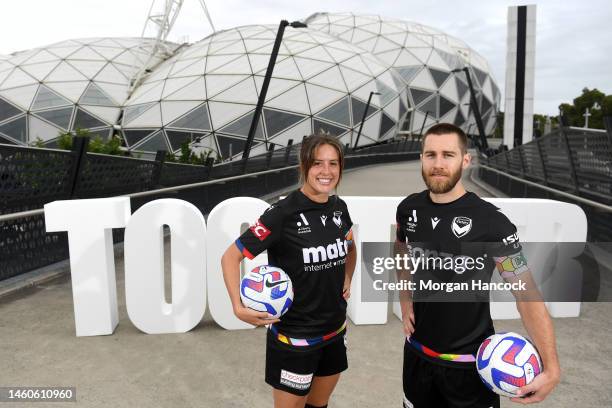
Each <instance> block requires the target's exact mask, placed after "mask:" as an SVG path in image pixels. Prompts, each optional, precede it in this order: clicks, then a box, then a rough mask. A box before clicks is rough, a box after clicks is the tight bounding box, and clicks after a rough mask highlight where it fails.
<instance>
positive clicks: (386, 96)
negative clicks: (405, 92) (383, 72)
mask: <svg viewBox="0 0 612 408" xmlns="http://www.w3.org/2000/svg"><path fill="white" fill-rule="evenodd" d="M376 88H377V89H378V92H380V104H381V106H385V105H387V104H388V103H389V102H391V101H392V100H393V98H395V97H396V96H397V93H396V92H395V91H394V90H393V89H391V88H389V87H388V86H387V85H385V84H384V83H383V82H382V81H379V80H378V79H377V80H376Z"/></svg>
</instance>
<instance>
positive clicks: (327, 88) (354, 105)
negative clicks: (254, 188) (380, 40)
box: [122, 25, 407, 158]
mask: <svg viewBox="0 0 612 408" xmlns="http://www.w3.org/2000/svg"><path fill="white" fill-rule="evenodd" d="M276 31H277V26H271V25H254V26H245V27H238V28H233V29H230V30H226V31H222V32H217V33H215V34H213V35H211V36H209V37H207V38H205V39H204V40H202V41H200V42H198V43H195V44H193V45H192V46H190V47H188V48H186V49H184V50H182V51H181V52H180V53H178V54H177V55H176V56H174V57H172V58H170V59H168V60H167V61H165V62H164V63H163V64H161V65H160V66H159V67H158V68H157V69H156V70H155V72H154V73H153V74H152V75H151V76H150V77H149V78H147V80H146V81H145V82H144V83H143V84H142V85H141V86H140V87H139V88H138V90H137V91H136V92H135V93H134V94H133V95H132V97H131V98H130V100H129V101H128V103H127V105H126V107H125V111H124V115H123V122H122V127H123V131H124V134H125V140H126V141H127V143H128V144H129V146H130V148H133V149H136V150H144V151H150V150H151V149H153V150H157V149H162V148H168V143H169V145H170V148H171V149H172V150H177V149H178V148H179V147H180V144H181V143H182V142H183V141H185V140H198V142H197V145H198V146H201V147H205V148H212V149H214V150H216V151H218V152H219V153H220V154H221V156H222V157H224V158H227V157H230V156H235V155H237V154H239V153H240V152H241V151H242V148H243V146H244V141H245V140H246V136H247V133H248V130H249V126H250V123H251V120H252V117H253V112H254V109H255V105H256V103H257V99H258V94H259V91H260V88H261V85H262V83H263V79H264V75H265V72H266V68H267V65H268V61H269V59H270V53H271V50H272V46H273V43H274V39H275V37H276ZM403 88H404V84H403V83H402V81H401V78H399V76H398V75H397V74H396V73H395V72H394V71H393V70H392V69H390V68H389V67H388V66H386V65H385V64H384V63H382V62H381V61H380V60H378V59H377V58H375V57H374V56H372V55H371V54H370V53H369V52H367V51H365V50H364V49H362V48H359V47H356V46H355V45H352V44H350V43H348V42H346V41H342V40H339V39H337V38H334V37H332V36H330V35H328V34H325V33H322V32H320V31H314V30H309V29H307V28H299V29H294V28H291V27H287V29H286V31H285V34H284V37H283V41H282V44H281V47H280V51H279V55H278V58H277V61H276V65H275V68H274V72H273V76H272V80H271V82H270V87H269V89H268V93H267V98H266V102H265V105H264V110H263V120H262V121H261V122H260V126H259V129H258V130H257V133H256V144H255V145H254V150H253V153H252V154H257V153H259V152H263V151H265V148H266V144H265V142H272V143H275V144H280V145H286V144H287V142H288V140H289V139H293V140H294V141H295V142H296V143H297V142H300V141H301V139H302V137H303V136H305V135H308V134H311V133H312V132H313V131H318V130H320V129H323V130H324V131H327V132H330V133H331V134H334V135H336V136H340V139H341V141H342V142H343V143H350V142H351V134H352V131H353V130H354V128H355V127H356V126H358V125H359V123H360V122H361V117H362V115H363V112H364V109H365V106H366V101H367V100H368V97H369V95H370V92H372V91H373V92H380V96H376V95H375V97H374V98H373V99H372V102H371V107H370V110H369V111H368V112H369V113H368V117H367V119H366V121H365V122H364V126H363V131H362V136H363V137H362V138H360V145H361V144H370V143H372V142H374V141H377V140H379V139H384V138H385V137H392V136H393V135H394V134H395V132H394V130H397V125H398V123H399V122H400V119H401V117H402V115H403V114H404V113H405V112H406V111H407V107H406V106H405V105H404V103H403V102H400V98H399V94H400V93H401V92H402V89H403ZM404 100H405V95H404ZM160 129H163V130H160ZM230 145H231V146H232V147H231V151H230Z"/></svg>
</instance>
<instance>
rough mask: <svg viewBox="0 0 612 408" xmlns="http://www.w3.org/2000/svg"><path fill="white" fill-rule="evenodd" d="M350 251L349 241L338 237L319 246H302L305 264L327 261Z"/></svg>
mask: <svg viewBox="0 0 612 408" xmlns="http://www.w3.org/2000/svg"><path fill="white" fill-rule="evenodd" d="M347 253H348V243H347V242H346V240H340V238H336V242H333V243H331V244H328V245H325V246H324V245H319V246H317V247H310V248H302V254H303V256H304V264H310V263H318V262H326V261H328V260H334V259H337V258H340V257H344V256H346V254H347Z"/></svg>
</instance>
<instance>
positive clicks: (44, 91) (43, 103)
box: [32, 85, 72, 110]
mask: <svg viewBox="0 0 612 408" xmlns="http://www.w3.org/2000/svg"><path fill="white" fill-rule="evenodd" d="M71 104H72V102H70V101H69V100H68V99H66V98H64V97H61V96H59V95H58V94H56V93H55V92H53V91H52V90H50V89H49V88H47V87H46V86H43V85H41V86H40V88H39V89H38V95H36V99H35V100H34V103H33V104H32V110H37V109H45V108H54V107H56V106H65V105H71Z"/></svg>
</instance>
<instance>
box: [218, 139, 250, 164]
mask: <svg viewBox="0 0 612 408" xmlns="http://www.w3.org/2000/svg"><path fill="white" fill-rule="evenodd" d="M217 142H218V143H219V149H220V150H221V155H222V156H223V158H224V159H227V158H229V157H230V156H235V155H237V154H239V153H241V152H242V151H243V150H244V145H245V144H246V140H242V139H232V138H231V137H225V136H217ZM230 151H231V154H230Z"/></svg>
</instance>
